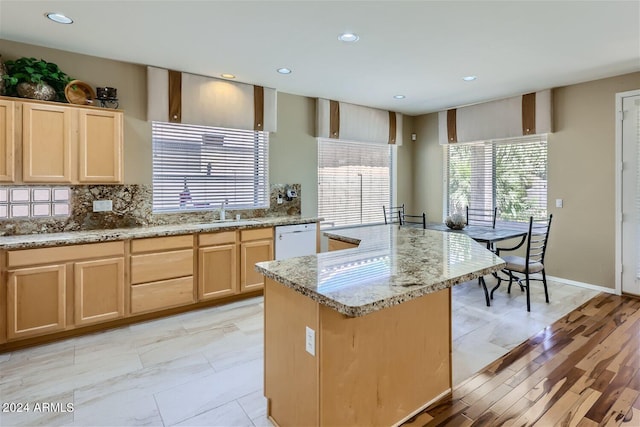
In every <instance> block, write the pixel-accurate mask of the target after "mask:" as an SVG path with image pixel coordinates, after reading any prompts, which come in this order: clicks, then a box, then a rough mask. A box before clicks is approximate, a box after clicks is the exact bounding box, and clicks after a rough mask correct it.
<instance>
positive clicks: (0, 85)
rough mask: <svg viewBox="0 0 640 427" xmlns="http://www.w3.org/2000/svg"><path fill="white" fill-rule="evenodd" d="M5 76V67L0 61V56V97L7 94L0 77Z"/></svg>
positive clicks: (0, 56)
mask: <svg viewBox="0 0 640 427" xmlns="http://www.w3.org/2000/svg"><path fill="white" fill-rule="evenodd" d="M5 74H7V66H6V65H5V63H4V61H3V60H2V55H0V95H5V94H6V93H7V87H6V86H5V84H4V79H3V78H2V76H4V75H5Z"/></svg>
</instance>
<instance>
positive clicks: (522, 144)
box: [446, 135, 547, 222]
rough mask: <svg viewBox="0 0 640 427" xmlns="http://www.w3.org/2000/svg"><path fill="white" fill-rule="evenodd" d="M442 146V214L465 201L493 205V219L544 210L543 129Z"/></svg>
mask: <svg viewBox="0 0 640 427" xmlns="http://www.w3.org/2000/svg"><path fill="white" fill-rule="evenodd" d="M446 150H447V174H448V176H447V189H446V190H447V194H448V201H449V203H448V214H451V213H454V212H459V213H463V212H464V208H465V206H470V207H473V208H477V209H487V210H492V209H493V208H494V207H497V208H498V221H503V222H504V221H513V222H526V221H528V219H529V217H530V216H534V217H536V218H541V217H546V216H547V139H546V136H545V135H542V136H540V135H536V136H534V137H522V138H513V139H505V140H500V141H488V142H477V143H468V144H450V145H448V146H447V147H446Z"/></svg>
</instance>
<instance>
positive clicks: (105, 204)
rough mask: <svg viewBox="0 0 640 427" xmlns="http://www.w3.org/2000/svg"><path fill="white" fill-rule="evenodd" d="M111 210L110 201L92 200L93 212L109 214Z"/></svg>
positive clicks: (111, 204)
mask: <svg viewBox="0 0 640 427" xmlns="http://www.w3.org/2000/svg"><path fill="white" fill-rule="evenodd" d="M112 210H113V202H112V201H111V200H94V201H93V211H94V212H111V211H112Z"/></svg>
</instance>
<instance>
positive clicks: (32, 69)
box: [2, 57, 73, 101]
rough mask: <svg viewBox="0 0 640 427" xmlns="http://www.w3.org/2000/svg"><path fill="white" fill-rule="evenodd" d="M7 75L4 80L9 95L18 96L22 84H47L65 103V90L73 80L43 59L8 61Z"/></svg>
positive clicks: (25, 58)
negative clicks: (19, 85) (19, 86)
mask: <svg viewBox="0 0 640 427" xmlns="http://www.w3.org/2000/svg"><path fill="white" fill-rule="evenodd" d="M5 64H6V66H7V74H5V75H3V76H2V78H3V79H4V81H5V86H6V88H7V95H9V96H15V95H16V86H17V85H18V84H19V83H22V82H28V83H36V84H38V83H46V84H48V85H50V86H51V87H53V89H54V90H55V91H56V98H57V100H58V101H64V100H65V96H64V88H65V86H67V84H68V83H69V82H70V81H71V80H73V79H72V78H71V77H69V76H68V75H67V74H65V73H64V72H63V71H62V70H60V68H59V67H58V66H57V65H56V64H54V63H53V62H47V61H45V60H43V59H40V60H38V59H36V58H27V57H22V58H20V59H16V60H15V61H6V62H5Z"/></svg>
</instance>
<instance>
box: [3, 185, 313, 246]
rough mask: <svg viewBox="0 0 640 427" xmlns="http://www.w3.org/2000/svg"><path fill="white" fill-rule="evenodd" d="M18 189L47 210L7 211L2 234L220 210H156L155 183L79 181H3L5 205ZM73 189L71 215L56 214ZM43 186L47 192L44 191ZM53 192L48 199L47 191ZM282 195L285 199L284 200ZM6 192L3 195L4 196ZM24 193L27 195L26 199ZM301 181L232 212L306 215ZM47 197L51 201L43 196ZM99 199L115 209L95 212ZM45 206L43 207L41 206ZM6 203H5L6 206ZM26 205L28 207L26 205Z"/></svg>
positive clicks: (121, 224) (184, 218)
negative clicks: (262, 203) (265, 204)
mask: <svg viewBox="0 0 640 427" xmlns="http://www.w3.org/2000/svg"><path fill="white" fill-rule="evenodd" d="M287 188H289V189H292V190H294V191H295V192H296V193H297V195H298V197H296V198H292V199H291V200H288V199H287V198H286V197H284V196H285V195H286V189H287ZM13 189H16V190H17V192H16V196H17V197H19V196H20V195H22V196H24V197H26V196H27V195H28V196H29V197H28V199H29V200H28V201H23V202H19V203H17V204H16V205H17V206H23V205H24V206H28V208H27V209H30V210H31V211H30V212H31V213H33V212H34V207H33V206H38V208H37V212H39V213H41V214H42V215H37V214H36V215H30V216H29V217H22V218H16V217H11V215H10V212H7V215H5V217H2V218H0V235H4V236H9V235H15V234H33V233H56V232H64V231H79V230H97V229H112V228H127V227H139V226H145V225H166V224H179V223H186V222H189V223H198V222H208V221H212V220H215V219H218V215H219V213H218V210H208V211H196V212H172V213H161V214H154V213H153V212H152V198H153V197H152V196H153V194H152V187H151V186H150V185H138V184H131V185H78V186H65V187H57V186H56V187H45V186H18V185H16V186H0V193H3V190H6V196H7V198H8V199H9V200H8V201H7V203H2V202H0V205H2V206H6V209H7V210H9V209H11V206H12V204H11V191H12V190H13ZM63 189H68V191H69V192H70V198H69V200H68V201H66V202H65V203H68V204H67V206H68V207H70V209H69V212H68V216H67V215H65V214H64V213H63V215H62V216H55V215H53V212H54V211H55V209H59V210H58V211H57V212H58V213H60V212H62V211H61V210H63V208H62V207H60V206H58V207H56V206H55V205H57V204H59V203H57V202H58V201H57V200H54V196H55V195H56V194H57V192H58V193H59V192H60V191H62V190H63ZM40 190H42V191H40ZM44 190H46V191H49V193H48V198H47V197H45V196H47V194H45V193H46V191H44ZM278 196H283V197H281V198H280V201H281V203H278V199H279V197H278ZM1 197H2V194H0V198H1ZM24 197H23V198H24ZM301 197H302V194H301V186H300V184H272V185H271V186H270V206H269V208H268V209H248V210H232V209H229V210H227V217H228V218H233V217H235V215H236V214H240V215H241V216H242V218H256V217H265V216H287V215H300V214H301V201H300V199H301ZM42 198H45V199H47V200H41V199H42ZM97 200H111V202H112V205H113V208H112V211H110V212H93V202H94V201H97ZM41 205H42V206H41ZM45 205H48V206H49V207H48V208H47V209H49V213H50V214H49V215H46V216H45V215H44V211H45V210H46V209H45V207H44V206H45ZM2 206H0V207H2ZM23 209H24V208H23Z"/></svg>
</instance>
